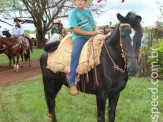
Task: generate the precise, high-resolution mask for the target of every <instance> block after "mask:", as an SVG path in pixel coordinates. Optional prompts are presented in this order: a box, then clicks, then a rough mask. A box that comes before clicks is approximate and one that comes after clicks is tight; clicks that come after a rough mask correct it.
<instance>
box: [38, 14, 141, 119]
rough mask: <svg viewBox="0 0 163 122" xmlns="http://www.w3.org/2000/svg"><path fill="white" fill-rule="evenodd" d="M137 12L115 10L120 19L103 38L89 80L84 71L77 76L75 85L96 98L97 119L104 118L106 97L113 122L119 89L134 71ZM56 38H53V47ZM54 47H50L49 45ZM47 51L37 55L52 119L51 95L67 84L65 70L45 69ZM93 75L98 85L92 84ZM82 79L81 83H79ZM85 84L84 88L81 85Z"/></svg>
mask: <svg viewBox="0 0 163 122" xmlns="http://www.w3.org/2000/svg"><path fill="white" fill-rule="evenodd" d="M139 17H140V16H137V15H136V14H135V13H133V12H129V13H128V14H127V16H126V17H123V16H122V15H120V14H117V18H118V20H119V21H120V23H119V25H118V26H117V28H116V30H115V32H114V33H112V34H111V35H110V36H109V37H107V38H106V40H105V43H104V46H103V47H102V52H101V57H100V62H101V63H100V64H99V65H98V66H96V71H97V73H96V75H95V70H94V69H92V70H91V71H90V72H89V73H88V76H89V82H86V75H82V76H80V77H81V78H80V79H84V81H81V80H80V81H79V83H78V88H79V89H80V91H82V92H83V91H85V92H86V93H88V94H95V95H96V101H97V113H98V117H97V120H98V122H105V105H106V100H107V99H108V102H109V109H108V111H109V115H108V117H109V122H114V120H115V112H116V106H117V102H118V98H119V96H120V92H121V91H122V90H123V89H124V88H125V86H126V84H127V81H128V77H129V75H130V76H134V75H136V73H137V72H138V69H139V66H138V59H139V49H140V45H141V37H142V32H141V25H140V22H139V21H138V18H139ZM57 46H58V42H56V48H57ZM53 48H54V47H53ZM47 57H48V53H47V52H44V53H43V54H42V56H41V59H40V65H41V69H42V74H43V83H44V91H45V98H46V102H47V106H48V110H49V117H51V118H52V121H53V122H56V121H57V119H56V115H55V98H56V95H57V93H58V92H59V90H60V89H61V87H62V85H66V86H68V83H67V82H66V74H65V73H61V72H59V73H53V72H52V71H51V70H49V69H47V68H46V66H47ZM96 77H97V78H98V81H99V85H97V84H96ZM82 82H83V83H82ZM82 84H85V90H83V89H82Z"/></svg>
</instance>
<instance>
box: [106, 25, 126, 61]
mask: <svg viewBox="0 0 163 122" xmlns="http://www.w3.org/2000/svg"><path fill="white" fill-rule="evenodd" d="M106 46H107V49H108V51H109V53H110V55H111V57H112V58H113V60H114V61H115V62H119V64H121V62H122V60H123V59H122V57H121V47H120V32H119V28H117V29H116V30H115V32H113V33H112V34H111V35H110V38H108V39H107V40H106ZM106 55H107V54H106Z"/></svg>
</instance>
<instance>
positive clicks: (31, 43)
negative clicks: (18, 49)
mask: <svg viewBox="0 0 163 122" xmlns="http://www.w3.org/2000/svg"><path fill="white" fill-rule="evenodd" d="M25 38H27V39H28V42H29V46H30V50H31V52H32V53H33V42H32V39H30V38H29V37H27V36H25Z"/></svg>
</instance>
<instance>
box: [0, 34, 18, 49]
mask: <svg viewBox="0 0 163 122" xmlns="http://www.w3.org/2000/svg"><path fill="white" fill-rule="evenodd" d="M17 39H18V37H16V38H15V39H13V40H12V41H11V42H10V43H9V44H8V45H7V46H6V48H7V49H9V48H10V47H11V46H12V45H13V44H14V43H15V42H16V40H17ZM3 41H5V40H3ZM11 48H12V47H11Z"/></svg>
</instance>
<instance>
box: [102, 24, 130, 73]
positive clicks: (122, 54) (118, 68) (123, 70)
mask: <svg viewBox="0 0 163 122" xmlns="http://www.w3.org/2000/svg"><path fill="white" fill-rule="evenodd" d="M122 26H130V24H127V23H124V24H120V27H119V31H120V34H121V27H122ZM104 46H105V49H106V52H107V54H108V56H109V58H110V60H111V61H112V63H113V65H114V68H116V69H117V70H118V71H120V72H121V73H124V72H125V70H126V57H125V54H124V50H123V48H122V38H121V35H120V47H121V56H122V58H123V59H124V62H125V66H124V68H123V69H122V68H120V67H119V66H118V65H117V64H116V63H115V61H114V60H113V58H112V57H111V55H110V53H109V50H108V48H107V46H106V42H105V41H104Z"/></svg>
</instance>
